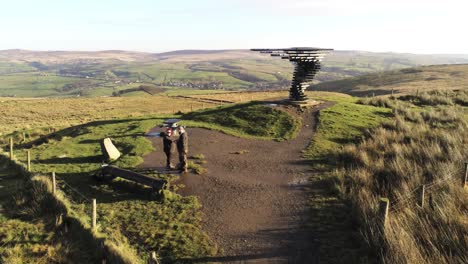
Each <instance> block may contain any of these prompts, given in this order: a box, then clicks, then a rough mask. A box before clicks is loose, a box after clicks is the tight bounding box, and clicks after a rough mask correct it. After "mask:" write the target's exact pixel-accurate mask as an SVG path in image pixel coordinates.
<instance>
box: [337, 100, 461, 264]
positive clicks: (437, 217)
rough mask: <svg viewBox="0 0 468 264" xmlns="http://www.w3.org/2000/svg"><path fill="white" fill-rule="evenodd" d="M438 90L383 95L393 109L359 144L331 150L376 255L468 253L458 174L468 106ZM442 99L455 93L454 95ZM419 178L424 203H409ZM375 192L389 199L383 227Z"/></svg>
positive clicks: (439, 259) (457, 256)
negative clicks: (442, 97) (400, 97)
mask: <svg viewBox="0 0 468 264" xmlns="http://www.w3.org/2000/svg"><path fill="white" fill-rule="evenodd" d="M449 93H451V92H449ZM438 96H439V95H438V94H437V92H430V93H428V94H421V95H420V96H414V97H412V98H411V100H408V99H409V98H408V97H407V96H405V97H403V99H404V100H406V101H410V102H414V103H416V104H418V105H428V104H429V105H431V107H417V106H415V105H412V107H408V104H410V105H411V103H407V102H401V101H399V100H395V99H394V100H392V99H386V100H387V102H384V103H385V105H388V106H391V108H392V111H393V112H394V114H395V117H394V118H393V119H392V120H391V121H387V122H385V123H384V124H383V125H382V126H381V127H378V128H375V129H373V130H371V131H370V132H369V133H367V136H366V138H365V139H363V140H362V141H361V142H360V143H359V144H356V145H347V146H346V147H345V148H344V149H342V150H337V151H335V153H336V156H337V158H336V159H337V160H338V161H339V164H340V165H339V167H338V170H337V171H335V176H336V178H337V179H338V180H339V182H340V186H341V187H340V188H341V194H342V195H343V197H344V198H345V199H349V200H350V201H351V203H352V206H353V212H354V214H353V215H354V217H355V219H357V220H358V222H359V223H360V227H361V232H362V234H363V236H364V238H365V239H366V241H367V242H368V244H369V245H370V247H371V249H372V250H373V251H372V252H373V254H374V255H375V256H376V258H377V259H378V260H379V261H381V262H383V263H418V264H419V263H466V260H467V259H468V255H467V253H466V230H467V228H468V226H467V224H466V223H467V216H466V212H467V211H466V208H467V207H468V204H467V201H468V199H467V198H468V197H467V193H466V191H465V190H463V187H461V184H460V179H459V178H460V175H462V173H463V171H462V169H463V164H464V162H466V159H467V157H468V152H467V150H466V145H467V143H468V142H467V139H468V123H467V120H468V118H467V117H468V115H467V114H468V111H467V109H466V107H462V106H452V105H450V104H449V105H448V104H447V103H446V101H441V100H440V98H438ZM460 96H464V95H460ZM449 99H450V100H452V101H455V100H456V96H455V97H452V98H449ZM366 101H367V103H372V104H379V105H380V104H382V103H383V102H382V101H380V102H377V101H375V100H372V99H369V100H363V102H366ZM423 102H424V103H423ZM403 109H404V110H403ZM423 184H426V185H427V186H428V188H427V189H426V199H427V200H426V206H425V207H424V208H421V207H419V206H417V205H416V204H417V201H418V200H417V199H418V198H417V194H418V192H417V191H418V190H419V188H420V187H421V185H423ZM379 197H387V198H389V200H390V209H391V212H390V216H389V219H388V224H387V225H386V226H385V229H384V232H381V231H380V230H381V229H380V219H379V218H378V217H377V216H376V214H377V208H378V200H379ZM429 197H430V198H429Z"/></svg>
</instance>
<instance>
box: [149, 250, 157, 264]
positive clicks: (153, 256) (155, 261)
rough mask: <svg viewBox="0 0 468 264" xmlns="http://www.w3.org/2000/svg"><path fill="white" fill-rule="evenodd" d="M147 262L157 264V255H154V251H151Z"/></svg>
mask: <svg viewBox="0 0 468 264" xmlns="http://www.w3.org/2000/svg"><path fill="white" fill-rule="evenodd" d="M148 264H159V260H158V256H157V255H156V252H155V251H151V254H150V257H149V259H148Z"/></svg>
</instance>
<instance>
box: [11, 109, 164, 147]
mask: <svg viewBox="0 0 468 264" xmlns="http://www.w3.org/2000/svg"><path fill="white" fill-rule="evenodd" d="M164 118H166V117H147V118H133V119H113V120H100V121H93V122H89V123H86V124H82V125H77V126H72V127H69V128H65V129H63V130H60V131H57V132H53V133H50V134H47V135H45V136H42V137H40V138H38V139H36V140H33V141H30V142H25V143H21V144H18V145H15V149H30V148H33V147H37V146H40V145H42V144H45V143H49V141H51V140H55V141H61V140H62V139H63V138H64V137H77V136H80V135H84V134H87V133H89V132H90V130H89V128H91V127H98V126H103V125H111V124H121V123H128V122H135V121H145V120H153V119H154V120H156V119H164ZM129 129H132V126H129ZM143 135H144V134H143V133H134V134H130V135H129V134H126V135H117V136H112V137H113V138H118V137H127V136H143ZM98 141H99V140H97V142H98ZM80 143H95V142H94V141H90V142H80ZM5 150H6V149H5Z"/></svg>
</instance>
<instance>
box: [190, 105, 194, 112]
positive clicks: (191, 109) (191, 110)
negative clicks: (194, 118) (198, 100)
mask: <svg viewBox="0 0 468 264" xmlns="http://www.w3.org/2000/svg"><path fill="white" fill-rule="evenodd" d="M190 112H193V104H190Z"/></svg>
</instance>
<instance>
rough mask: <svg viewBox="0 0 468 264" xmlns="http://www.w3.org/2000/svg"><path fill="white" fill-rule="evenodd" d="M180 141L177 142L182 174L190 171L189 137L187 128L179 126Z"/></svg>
mask: <svg viewBox="0 0 468 264" xmlns="http://www.w3.org/2000/svg"><path fill="white" fill-rule="evenodd" d="M177 129H178V130H179V139H178V140H177V151H178V152H179V162H180V165H179V166H180V172H182V173H186V172H187V171H188V164H187V153H188V135H187V132H186V131H185V128H184V127H182V126H179V127H178V128H177Z"/></svg>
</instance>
